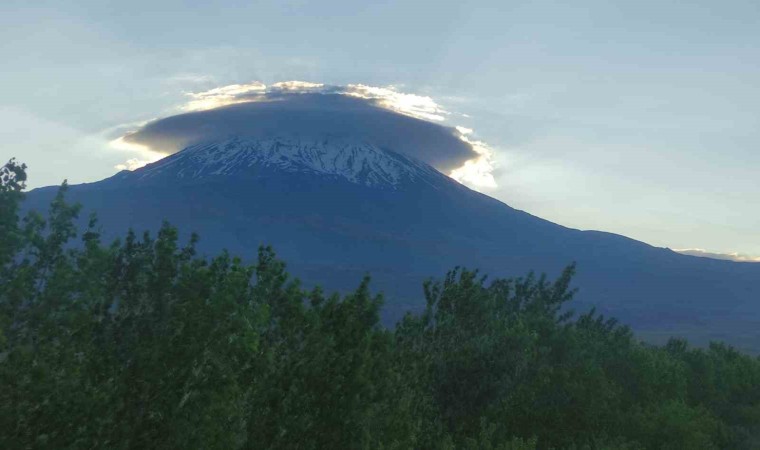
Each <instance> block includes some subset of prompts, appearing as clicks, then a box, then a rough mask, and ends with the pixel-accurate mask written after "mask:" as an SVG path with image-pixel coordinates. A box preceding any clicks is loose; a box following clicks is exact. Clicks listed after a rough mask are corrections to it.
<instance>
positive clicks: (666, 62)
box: [0, 0, 760, 255]
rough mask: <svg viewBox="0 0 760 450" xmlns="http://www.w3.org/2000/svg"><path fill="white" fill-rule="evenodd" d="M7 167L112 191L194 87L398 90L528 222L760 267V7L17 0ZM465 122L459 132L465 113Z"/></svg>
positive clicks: (2, 12)
mask: <svg viewBox="0 0 760 450" xmlns="http://www.w3.org/2000/svg"><path fill="white" fill-rule="evenodd" d="M0 61H2V62H3V63H2V70H0V139H1V140H0V157H2V159H3V160H5V159H8V158H10V157H11V156H16V157H18V158H19V159H20V160H22V161H25V162H27V163H28V164H29V165H30V176H31V183H30V185H32V186H40V185H48V184H56V183H59V182H60V181H61V180H62V179H63V178H64V177H66V178H68V179H69V180H70V181H71V182H84V181H94V180H97V179H100V178H103V177H106V176H108V175H111V174H112V173H114V172H115V171H116V169H115V168H114V167H115V166H116V165H118V164H122V163H124V161H126V160H128V159H130V158H133V157H134V156H135V155H134V154H132V153H130V151H129V150H128V149H121V150H119V149H115V148H113V147H112V146H109V145H108V142H109V141H111V140H113V139H114V138H116V137H118V136H120V135H121V134H123V133H125V132H127V131H130V130H133V129H135V128H137V127H138V126H139V125H140V124H141V123H144V122H145V121H148V120H151V119H155V118H160V117H166V116H170V115H174V114H177V113H178V112H180V111H181V108H182V107H183V105H186V104H187V103H188V96H187V93H189V92H203V91H208V90H210V89H213V88H216V87H220V86H227V85H231V84H237V83H251V82H253V81H258V82H262V83H265V84H272V83H275V82H278V81H283V80H306V81H311V82H319V83H327V84H329V85H335V86H345V85H351V84H364V85H368V86H380V87H387V86H394V87H395V89H396V90H398V91H399V92H405V93H413V94H417V95H421V96H429V97H430V98H431V99H433V100H434V101H435V102H436V104H439V105H441V106H442V107H443V108H445V110H446V111H449V112H451V113H452V116H450V117H449V120H450V121H451V125H460V126H464V127H467V128H472V129H473V130H474V133H473V136H474V137H475V138H477V139H480V140H483V141H485V142H487V143H488V144H489V146H490V147H491V148H492V149H493V152H494V156H493V161H494V164H495V166H496V167H495V170H494V172H493V175H494V179H495V181H496V187H481V188H480V189H481V190H482V191H483V192H486V193H488V194H489V195H492V196H494V197H496V198H499V199H500V200H503V201H505V202H506V203H508V204H510V205H511V206H514V207H516V208H520V209H524V210H526V211H528V212H530V213H532V214H535V215H538V216H540V217H543V218H546V219H549V220H552V221H555V222H558V223H561V224H563V225H567V226H572V227H576V228H581V229H599V230H605V231H611V232H615V233H620V234H624V235H627V236H630V237H633V238H636V239H640V240H643V241H645V242H648V243H651V244H653V245H658V246H667V247H671V248H703V249H706V250H708V251H711V252H719V253H732V252H739V253H743V254H747V255H760V207H759V206H758V205H759V204H760V201H759V200H760V2H758V1H757V0H750V1H730V0H729V1H723V2H718V1H715V0H694V1H691V2H675V1H673V2H663V1H649V0H638V1H625V2H622V1H610V0H604V1H584V2H567V1H541V0H534V1H525V2H522V1H520V2H510V1H505V0H494V1H478V2H462V1H458V2H447V1H442V0H437V1H429V2H420V1H412V0H403V1H382V0H375V1H371V2H357V1H348V0H343V1H319V2H309V1H305V0H291V1H288V0H285V1H283V0H280V1H268V2H263V1H262V2H256V1H250V0H248V1H225V2H214V1H197V2H195V1H185V2H178V1H160V2H156V1H142V0H132V1H129V2H125V1H119V2H111V1H105V0H98V1H89V0H77V1H67V0H56V1H49V2H47V1H40V0H35V1H33V2H29V1H28V0H27V1H16V0H4V1H3V2H2V4H0ZM451 117H453V118H451Z"/></svg>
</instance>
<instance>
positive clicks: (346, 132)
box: [123, 87, 481, 173]
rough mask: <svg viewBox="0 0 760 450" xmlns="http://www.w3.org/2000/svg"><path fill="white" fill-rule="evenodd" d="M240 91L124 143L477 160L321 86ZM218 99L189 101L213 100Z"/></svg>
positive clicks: (460, 144) (461, 143)
mask: <svg viewBox="0 0 760 450" xmlns="http://www.w3.org/2000/svg"><path fill="white" fill-rule="evenodd" d="M228 91H229V89H228ZM243 91H244V92H233V93H232V94H230V93H229V92H223V93H222V94H223V95H224V96H226V98H227V100H230V99H232V100H233V101H227V102H226V103H232V104H226V105H225V104H224V103H221V104H222V105H223V106H218V107H217V105H216V104H212V105H211V106H210V107H211V108H212V109H206V110H202V111H192V112H187V113H183V114H179V115H175V116H171V117H167V118H163V119H158V120H154V121H152V122H149V123H147V124H146V125H144V126H142V127H141V128H140V129H138V130H137V131H135V132H132V133H129V134H127V135H126V136H124V137H123V141H124V142H126V143H128V144H136V145H140V146H144V147H147V148H149V149H151V150H153V151H157V152H161V153H164V154H171V153H175V152H177V151H179V150H181V149H183V148H185V147H187V146H189V145H192V144H195V143H199V142H203V141H207V140H215V139H220V138H222V139H223V138H227V137H232V136H241V137H253V138H272V137H277V136H280V135H287V136H293V135H296V136H300V137H303V138H323V137H335V138H341V137H347V136H351V137H354V138H355V137H359V138H361V139H363V140H364V141H366V142H370V143H372V144H375V145H378V146H381V147H387V148H390V149H393V150H394V151H397V152H400V153H404V154H407V155H409V156H412V157H414V158H417V159H419V160H422V161H425V162H427V163H428V164H431V165H432V166H434V167H435V168H437V169H438V170H441V171H443V172H445V173H449V172H450V171H452V170H454V169H457V168H459V167H461V166H463V165H464V164H465V162H467V161H472V160H475V159H477V158H479V157H480V156H481V154H480V153H478V151H477V149H475V148H474V147H473V145H472V144H471V143H469V142H467V141H466V140H463V139H462V137H463V135H462V133H461V132H460V131H457V129H456V128H453V127H446V126H442V125H439V124H436V123H432V122H429V121H427V120H422V119H419V118H416V117H412V116H411V115H408V114H402V113H399V112H396V111H393V110H391V109H390V108H388V107H387V106H386V105H385V104H384V103H383V100H384V99H378V98H371V97H370V98H367V97H364V96H361V97H360V96H356V95H350V94H344V93H335V92H338V90H337V89H334V90H328V89H325V88H324V87H322V88H321V89H319V91H318V92H310V91H308V90H307V89H303V88H301V89H297V90H294V89H287V88H281V89H277V90H274V91H268V92H262V91H261V90H259V89H254V90H251V89H248V90H245V89H243ZM217 97H218V96H217ZM217 97H210V96H207V97H200V98H199V97H196V99H199V100H201V101H203V100H205V99H206V98H212V100H213V101H216V98H217ZM412 106H413V107H414V105H412Z"/></svg>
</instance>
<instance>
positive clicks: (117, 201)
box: [25, 136, 760, 351]
mask: <svg viewBox="0 0 760 450" xmlns="http://www.w3.org/2000/svg"><path fill="white" fill-rule="evenodd" d="M55 191H56V188H55V187H47V188H41V189H36V190H33V191H31V192H30V193H29V195H28V199H27V201H26V206H25V207H26V208H34V209H38V210H44V209H45V208H46V205H47V204H48V202H49V201H50V199H51V198H52V196H53V195H54V193H55ZM69 198H70V199H71V200H73V201H78V202H81V203H82V204H83V205H84V207H85V208H84V212H83V214H82V216H83V218H86V216H87V213H88V211H96V212H97V214H98V217H99V219H100V221H101V224H102V226H103V229H104V230H105V231H106V232H108V233H111V234H110V235H106V236H107V237H110V238H115V237H118V236H122V235H123V233H124V232H125V231H126V230H127V229H128V228H130V227H131V228H134V229H135V230H137V231H141V230H145V229H147V230H153V231H155V230H156V229H157V228H158V227H159V226H160V224H161V222H162V220H164V219H166V220H168V221H170V222H172V223H174V224H176V225H178V226H179V227H180V229H181V230H183V231H185V232H190V231H195V232H198V233H199V234H200V236H201V243H200V249H201V250H202V251H204V252H208V253H213V252H216V251H218V250H220V249H222V248H227V249H229V250H230V251H231V252H232V253H233V254H238V255H241V256H243V257H245V258H251V257H253V256H254V255H255V252H256V250H257V247H258V246H259V245H260V244H268V245H272V246H273V247H274V248H275V250H276V251H277V253H278V255H279V256H280V257H282V258H283V259H284V260H285V261H286V262H287V263H288V265H289V268H290V271H291V272H292V273H294V274H296V275H297V276H299V277H300V278H301V279H302V280H303V281H304V283H305V284H307V285H310V284H313V283H314V282H316V281H317V280H319V282H322V283H326V285H325V286H324V287H325V288H327V289H328V290H340V291H344V290H348V289H353V288H354V287H355V286H356V285H357V284H358V282H359V281H360V279H361V277H362V276H363V275H364V274H365V273H370V274H371V275H372V278H373V285H374V287H375V289H379V290H382V291H383V292H385V294H386V306H385V312H384V314H385V317H384V320H385V322H386V323H387V324H389V325H390V324H393V323H395V321H396V320H397V319H399V318H400V317H401V316H402V314H403V313H404V312H405V311H407V310H411V309H415V310H418V309H420V308H422V307H423V306H424V305H423V296H422V288H421V284H422V281H423V280H424V279H425V278H427V277H430V276H441V275H443V274H444V273H445V271H447V270H449V269H451V268H452V267H454V266H455V265H460V266H466V267H469V268H479V269H481V271H482V272H483V273H484V274H491V275H494V276H497V275H499V276H506V275H511V276H515V275H524V274H526V273H527V271H528V270H534V271H536V272H539V273H541V272H546V273H547V274H548V275H550V276H555V275H557V274H558V273H559V271H560V270H561V269H562V268H563V267H565V266H566V265H568V264H570V263H572V262H576V263H577V271H578V275H577V277H576V279H575V285H576V286H578V287H579V288H580V290H579V292H578V294H577V296H576V299H577V300H576V302H575V303H574V304H575V306H574V307H575V308H576V309H587V308H589V307H591V306H595V307H596V308H597V310H599V311H600V312H602V313H605V314H611V315H614V316H615V317H617V318H619V319H621V320H622V321H623V322H625V323H628V324H630V325H632V327H633V328H634V329H635V330H637V331H638V332H639V333H640V335H641V336H642V337H644V338H647V339H651V340H660V339H664V338H666V337H669V336H671V335H680V336H685V337H688V338H689V339H691V340H693V341H694V342H696V343H705V342H707V341H708V340H710V339H720V340H725V341H727V342H728V343H731V344H734V345H736V346H738V347H740V348H743V349H749V350H753V351H757V350H760V264H751V263H736V262H730V261H719V260H713V259H707V258H697V257H692V256H685V255H681V254H678V253H675V252H673V251H671V250H669V249H664V248H656V247H652V246H650V245H647V244H645V243H642V242H638V241H635V240H632V239H629V238H626V237H623V236H619V235H615V234H611V233H604V232H599V231H579V230H575V229H570V228H566V227H563V226H560V225H557V224H554V223H551V222H548V221H546V220H543V219H540V218H538V217H535V216H532V215H530V214H528V213H526V212H524V211H520V210H516V209H513V208H511V207H509V206H508V205H506V204H504V203H502V202H500V201H497V200H495V199H493V198H490V197H488V196H486V195H483V194H480V193H478V192H475V191H472V190H470V189H468V188H466V187H464V186H462V185H461V184H459V183H457V182H456V181H454V180H452V179H450V178H449V177H447V176H445V175H443V174H441V173H440V172H438V171H436V170H435V169H433V168H432V167H430V166H428V165H427V164H425V163H422V162H420V161H417V160H415V159H413V158H411V157H408V156H404V155H402V154H400V153H396V152H394V151H393V150H392V149H389V148H384V147H380V146H376V145H374V144H373V143H371V142H366V141H363V140H361V139H351V138H349V137H345V136H343V137H334V138H331V137H324V138H320V139H317V138H298V137H294V136H275V137H269V138H256V139H253V138H250V137H248V138H227V139H221V140H216V141H214V142H207V143H202V144H197V145H193V146H190V147H188V148H186V149H185V150H183V151H181V152H179V153H176V154H174V155H171V156H169V157H167V158H165V159H163V160H161V161H158V162H156V163H153V164H150V165H148V166H146V167H144V168H141V169H138V170H136V171H134V172H127V171H124V172H120V173H118V174H116V175H115V176H113V177H111V178H108V179H105V180H103V181H100V182H97V183H91V184H82V185H77V186H72V188H71V191H70V196H69Z"/></svg>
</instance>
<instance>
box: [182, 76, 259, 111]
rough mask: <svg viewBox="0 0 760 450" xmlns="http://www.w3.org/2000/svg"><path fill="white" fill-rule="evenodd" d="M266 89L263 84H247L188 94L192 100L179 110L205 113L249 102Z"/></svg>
mask: <svg viewBox="0 0 760 450" xmlns="http://www.w3.org/2000/svg"><path fill="white" fill-rule="evenodd" d="M266 88H267V87H266V85H265V84H263V83H259V82H253V83H249V84H230V85H228V86H222V87H218V88H214V89H211V90H208V91H204V92H198V93H193V92H188V93H187V95H188V96H189V97H190V98H191V99H192V100H190V101H189V102H188V103H187V104H186V105H184V106H182V108H181V109H182V110H184V111H206V110H209V109H214V108H219V107H220V106H226V105H232V104H235V103H243V102H249V101H251V100H252V99H251V98H250V96H251V94H256V93H262V94H263V93H264V92H265V91H266Z"/></svg>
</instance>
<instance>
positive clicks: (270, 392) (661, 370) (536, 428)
mask: <svg viewBox="0 0 760 450" xmlns="http://www.w3.org/2000/svg"><path fill="white" fill-rule="evenodd" d="M25 179H26V174H25V167H24V166H23V165H18V164H16V163H15V162H14V161H10V162H9V163H8V164H6V165H5V167H4V168H2V169H0V213H1V214H0V447H2V448H6V449H15V448H117V449H118V448H123V449H131V448H141V449H142V448H189V449H192V448H204V449H205V448H225V449H227V448H241V449H248V448H288V449H291V448H295V449H317V448H382V449H408V448H430V449H433V448H435V449H438V448H440V449H467V450H534V449H550V448H556V449H560V448H561V449H610V450H614V449H617V450H624V449H627V450H633V449H644V448H646V449H683V448H689V449H721V448H732V449H752V448H759V447H760V361H759V360H758V359H756V358H753V357H750V356H747V355H743V354H741V353H739V352H737V351H735V350H734V349H732V348H730V347H728V346H725V345H723V344H712V345H711V346H710V347H709V348H707V349H698V348H690V347H689V346H688V344H687V343H686V342H684V341H681V340H675V339H674V340H671V341H670V342H668V344H667V345H665V346H663V347H654V346H650V345H647V344H643V343H640V342H638V341H637V340H636V339H635V338H634V336H633V334H632V333H631V331H630V330H629V329H628V328H627V327H625V326H621V325H619V324H618V323H617V322H616V321H615V320H612V319H607V318H604V317H602V316H600V315H598V314H596V313H595V312H594V311H590V312H588V313H586V314H582V315H580V316H577V317H575V316H574V315H573V314H571V313H569V312H568V311H569V309H568V302H569V301H570V300H571V299H572V297H573V295H574V291H573V290H572V289H570V283H571V280H572V276H573V272H574V267H573V266H570V267H568V268H567V269H566V270H565V272H564V273H563V274H562V275H561V276H560V277H559V278H557V279H556V280H554V281H549V280H547V279H546V278H545V277H543V276H542V277H536V276H534V275H532V274H530V275H528V276H527V277H524V278H515V279H497V280H493V281H492V282H488V280H487V279H486V278H485V277H483V276H480V275H479V274H478V272H476V271H469V270H466V269H455V270H453V271H451V272H450V273H448V274H447V275H446V277H445V278H444V279H443V280H442V281H438V282H437V281H432V280H431V281H429V282H427V283H426V284H425V285H424V293H425V299H426V308H425V310H424V312H423V313H421V314H418V315H412V314H409V315H407V316H406V317H405V318H404V319H403V320H402V321H401V322H400V323H399V324H398V326H397V327H396V329H395V330H387V329H384V328H382V327H381V326H380V324H379V313H380V309H381V306H382V298H381V297H380V296H373V295H371V293H370V289H369V278H365V279H364V280H362V281H361V282H360V283H359V285H358V287H357V289H356V290H355V291H354V292H353V293H351V294H349V295H344V296H340V295H337V294H335V295H329V296H328V295H325V294H324V293H323V292H322V290H321V289H319V288H315V289H311V290H307V289H304V288H303V287H302V286H301V285H300V284H299V283H298V281H297V280H291V279H290V278H289V276H288V275H287V273H286V270H285V265H284V263H283V262H282V261H279V260H278V259H277V258H276V257H275V255H274V253H273V251H272V250H271V249H270V248H262V249H260V250H259V257H258V260H257V262H256V263H255V264H254V265H247V264H245V263H244V262H243V261H241V260H240V259H238V258H234V257H232V256H230V255H229V254H227V253H226V252H223V253H222V254H220V255H218V256H216V257H215V258H212V259H207V258H202V257H199V256H198V255H196V250H195V246H196V243H197V241H198V238H197V237H196V236H193V237H192V238H191V239H190V241H189V242H188V243H187V244H186V245H184V246H183V245H180V243H179V233H178V230H177V229H176V228H174V227H172V226H171V225H169V224H164V225H163V226H162V228H161V229H160V230H159V232H158V234H157V235H156V236H155V237H153V236H150V235H149V234H147V233H145V234H143V235H142V236H140V237H138V236H137V235H136V234H135V233H133V232H130V233H128V234H127V235H126V236H125V237H124V239H123V240H120V241H116V242H113V243H111V244H104V243H102V242H101V239H100V230H99V228H98V223H97V219H96V218H95V217H92V218H91V219H90V222H89V227H88V228H87V229H86V230H85V231H84V232H83V233H82V235H81V238H80V241H81V242H79V243H75V242H74V238H75V237H76V236H77V229H76V227H75V225H74V223H75V221H74V220H75V218H76V217H77V215H78V213H79V207H78V206H75V205H69V204H68V203H67V202H66V200H65V194H66V190H67V186H66V184H65V183H64V185H63V186H62V187H61V189H60V190H59V193H58V195H57V196H56V197H55V199H54V200H53V202H52V203H51V205H50V209H49V211H48V213H47V215H46V216H45V217H44V218H43V216H41V215H39V214H36V213H32V214H29V215H27V216H26V217H24V218H23V219H21V218H19V211H20V203H21V201H22V199H23V189H24V181H25Z"/></svg>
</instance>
